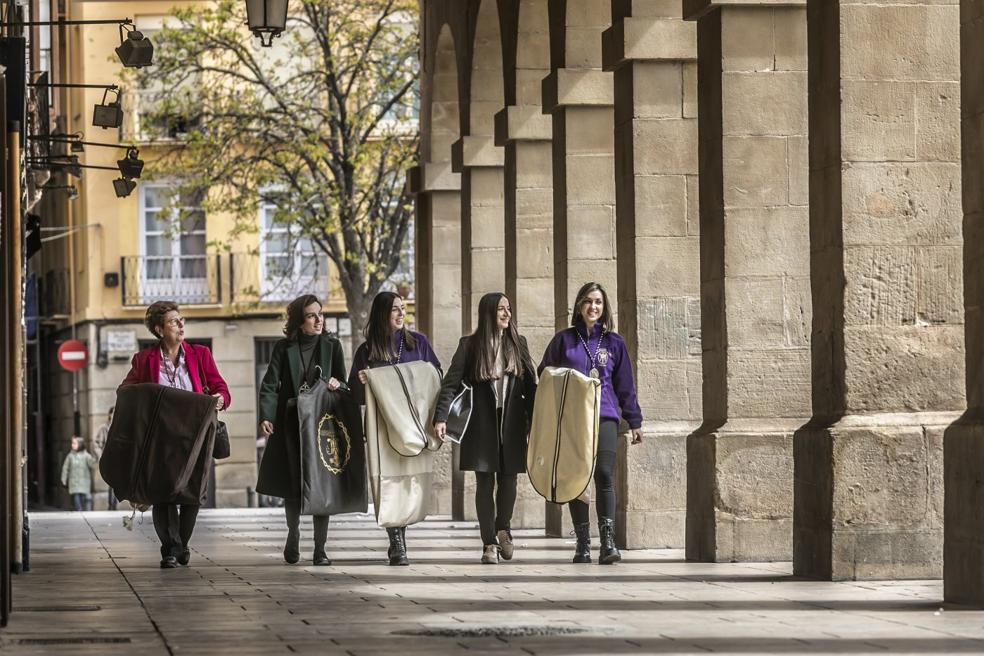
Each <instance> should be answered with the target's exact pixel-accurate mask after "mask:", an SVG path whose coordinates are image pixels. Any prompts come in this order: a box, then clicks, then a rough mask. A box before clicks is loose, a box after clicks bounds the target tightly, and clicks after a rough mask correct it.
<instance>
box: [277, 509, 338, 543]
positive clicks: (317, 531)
mask: <svg viewBox="0 0 984 656" xmlns="http://www.w3.org/2000/svg"><path fill="white" fill-rule="evenodd" d="M284 514H285V515H286V516H287V532H288V533H289V534H290V535H295V534H299V533H300V530H301V500H300V499H284ZM312 519H313V520H314V551H315V553H319V554H321V553H324V550H325V542H327V540H328V522H329V521H330V520H331V515H313V516H312Z"/></svg>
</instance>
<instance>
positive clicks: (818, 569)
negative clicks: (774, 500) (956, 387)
mask: <svg viewBox="0 0 984 656" xmlns="http://www.w3.org/2000/svg"><path fill="white" fill-rule="evenodd" d="M954 419H956V416H955V415H952V414H948V413H947V414H944V413H932V414H930V413H926V414H901V413H900V414H880V415H869V416H857V415H852V416H847V417H844V418H842V419H841V420H839V421H837V422H836V423H835V424H833V425H832V426H817V425H816V423H814V424H813V425H807V426H805V427H804V428H802V429H801V430H799V431H797V432H796V437H795V440H794V441H795V447H794V451H795V460H796V464H795V497H796V501H795V521H794V531H793V543H794V553H793V573H794V574H796V575H797V576H807V577H811V578H817V579H824V580H832V581H842V580H866V579H867V580H871V579H932V578H940V576H942V573H943V432H944V430H945V428H946V426H947V425H948V424H950V423H952V421H953V420H954Z"/></svg>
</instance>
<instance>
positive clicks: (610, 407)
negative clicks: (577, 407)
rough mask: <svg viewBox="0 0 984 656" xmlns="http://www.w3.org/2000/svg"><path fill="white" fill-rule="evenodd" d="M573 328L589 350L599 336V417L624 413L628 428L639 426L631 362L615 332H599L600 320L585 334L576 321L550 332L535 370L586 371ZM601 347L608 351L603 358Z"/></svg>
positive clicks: (588, 367)
mask: <svg viewBox="0 0 984 656" xmlns="http://www.w3.org/2000/svg"><path fill="white" fill-rule="evenodd" d="M575 330H576V331H578V332H579V333H580V334H581V336H582V337H585V340H584V341H585V342H587V344H588V349H590V350H591V353H592V354H594V352H595V348H596V347H597V346H598V340H599V339H600V340H601V351H600V352H599V355H600V357H599V358H598V362H597V367H598V373H599V374H600V377H601V418H602V419H612V420H614V421H618V420H619V417H624V418H625V421H626V422H628V424H629V428H642V410H640V409H639V401H638V400H637V399H636V389H635V382H634V381H633V380H632V362H631V361H630V360H629V352H628V350H627V349H626V348H625V341H624V340H623V339H622V337H621V335H619V334H618V333H614V332H610V333H605V335H604V336H602V334H601V324H597V323H596V324H595V325H594V330H592V331H591V336H590V337H587V332H586V331H587V327H586V326H585V325H584V324H583V323H582V322H580V321H578V323H577V327H576V328H575V327H573V326H572V327H570V328H565V329H564V330H561V331H560V332H559V333H557V334H556V335H554V337H553V339H552V340H550V344H548V345H547V350H546V351H545V352H544V353H543V360H542V361H541V362H540V367H539V369H538V370H537V371H538V372H540V373H542V372H543V370H544V368H546V367H569V368H571V369H576V370H577V371H580V372H581V373H582V374H584V375H588V372H589V371H590V370H591V359H590V358H589V357H588V353H587V351H585V350H584V344H582V343H581V340H580V339H578V336H577V332H575ZM605 351H607V352H608V357H607V359H606V358H605V357H604V353H605ZM620 409H621V412H620V411H619V410H620Z"/></svg>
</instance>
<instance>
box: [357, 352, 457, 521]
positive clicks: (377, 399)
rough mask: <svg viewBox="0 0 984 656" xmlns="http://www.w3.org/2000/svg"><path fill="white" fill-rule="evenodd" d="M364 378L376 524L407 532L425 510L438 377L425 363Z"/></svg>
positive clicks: (372, 371)
mask: <svg viewBox="0 0 984 656" xmlns="http://www.w3.org/2000/svg"><path fill="white" fill-rule="evenodd" d="M367 376H368V379H369V380H368V384H367V385H366V455H367V460H368V462H369V485H370V489H371V490H372V499H373V505H374V506H375V511H376V523H377V524H379V525H380V526H383V527H398V526H409V525H410V524H415V523H417V522H419V521H422V520H423V519H424V518H426V517H427V515H428V513H429V512H430V508H431V497H432V496H433V493H432V491H431V486H432V482H433V478H434V451H436V450H437V449H438V448H440V446H441V441H440V440H439V439H438V438H437V436H436V435H435V434H434V427H433V421H434V409H435V407H436V406H437V396H438V393H439V392H440V390H441V375H440V374H439V373H438V371H437V369H435V368H434V366H433V365H431V364H430V363H429V362H408V363H405V364H398V365H395V366H392V367H377V368H375V369H370V370H369V371H368V374H367Z"/></svg>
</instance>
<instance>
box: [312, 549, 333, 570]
mask: <svg viewBox="0 0 984 656" xmlns="http://www.w3.org/2000/svg"><path fill="white" fill-rule="evenodd" d="M313 561H314V564H315V566H317V567H328V566H329V565H331V558H329V557H328V555H327V554H326V553H324V552H323V551H322V552H321V553H317V552H315V554H314V558H313Z"/></svg>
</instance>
